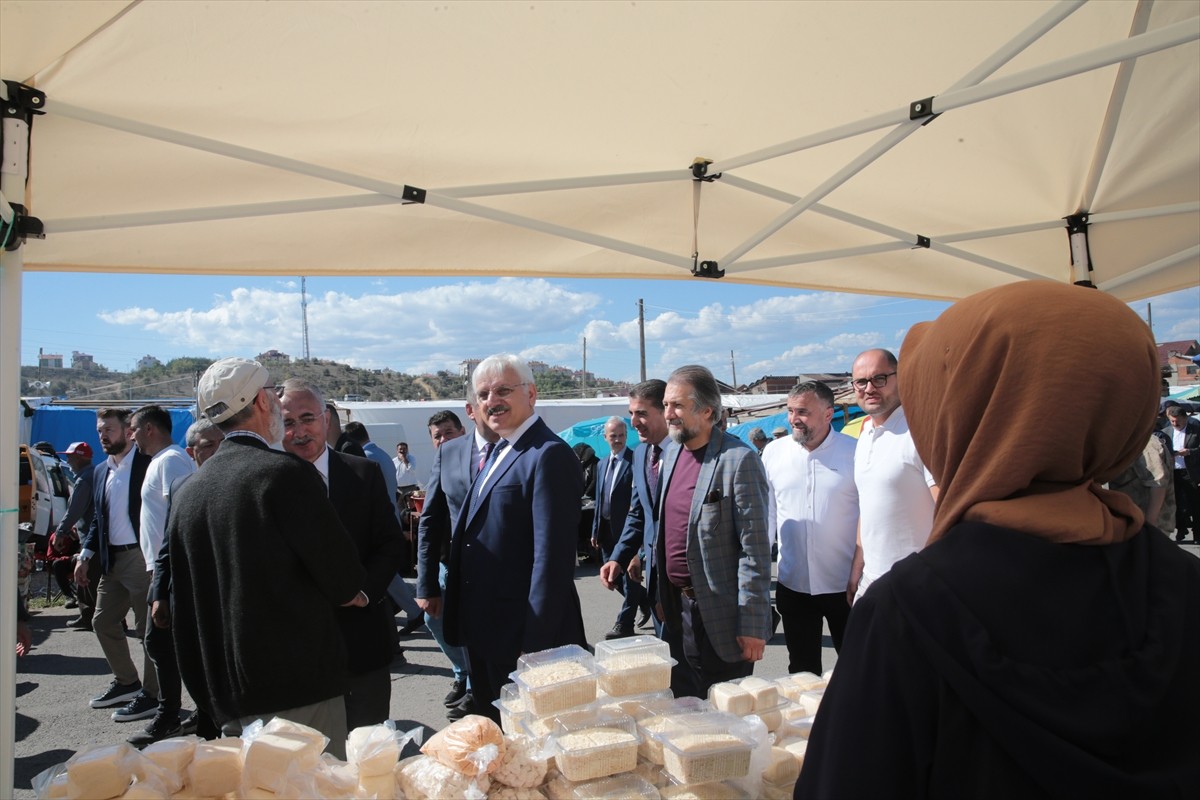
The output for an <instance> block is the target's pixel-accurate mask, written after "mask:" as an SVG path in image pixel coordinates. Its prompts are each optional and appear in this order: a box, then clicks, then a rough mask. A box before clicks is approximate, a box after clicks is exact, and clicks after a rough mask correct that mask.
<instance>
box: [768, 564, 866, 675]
mask: <svg viewBox="0 0 1200 800" xmlns="http://www.w3.org/2000/svg"><path fill="white" fill-rule="evenodd" d="M775 607H776V608H777V609H778V610H779V616H780V617H782V618H783V638H784V641H785V642H786V643H787V650H788V672H790V673H796V672H812V673H815V674H817V675H820V674H821V672H822V669H821V634H822V628H823V625H822V622H823V621H828V622H829V636H830V638H832V639H833V648H834V650H836V651H838V652H839V653H840V652H841V651H842V636H843V635H844V634H845V633H846V620H847V619H849V618H850V604H849V603H848V602H846V593H845V592H833V593H832V594H804V593H803V592H794V591H792V590H791V589H789V588H787V587H786V586H784V585H783V584H782V583H777V584H776V585H775Z"/></svg>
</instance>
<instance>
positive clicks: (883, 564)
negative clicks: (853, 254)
mask: <svg viewBox="0 0 1200 800" xmlns="http://www.w3.org/2000/svg"><path fill="white" fill-rule="evenodd" d="M897 364H898V362H897V361H896V356H894V355H893V354H892V353H890V352H889V351H887V350H867V351H865V352H863V353H861V354H859V356H858V358H856V359H854V367H853V368H852V371H851V383H852V384H853V386H854V395H855V397H856V398H857V399H858V405H859V407H860V408H862V410H863V411H865V412H867V414H868V415H870V417H871V418H870V419H869V420H867V421H866V422H865V423H864V424H863V427H862V433H860V434H859V437H858V445H857V447H856V449H855V452H854V482H855V484H857V485H858V496H859V531H858V545H857V547H856V548H855V550H854V565H853V566H852V567H851V570H850V581H849V583H848V584H847V585H846V596H847V597H848V598H850V599H851V602H853V600H854V599H855V598H857V597H861V596H862V593H863V592H865V591H866V590H867V587H868V586H870V584H871V582H872V581H874V580H876V579H877V578H879V577H880V576H881V575H884V574H885V573H886V572H887V571H888V570H889V569H891V568H892V564H895V563H896V562H897V561H899V560H900V559H902V558H904V557H905V556H907V555H909V554H910V553H915V552H917V551H918V550H920V549H921V548H923V547H924V546H925V542H926V541H927V540H928V539H929V532H930V531H931V530H932V529H933V507H934V503H935V502H936V501H937V485H936V484H935V483H934V480H933V476H932V475H930V474H929V470H927V469H925V464H924V463H923V462H922V461H921V457H920V456H919V455H917V448H916V446H915V445H914V444H913V441H912V436H911V435H910V434H909V432H908V420H907V419H906V418H905V416H904V409H903V408H901V407H900V384H899V381H898V379H897V377H896V366H897Z"/></svg>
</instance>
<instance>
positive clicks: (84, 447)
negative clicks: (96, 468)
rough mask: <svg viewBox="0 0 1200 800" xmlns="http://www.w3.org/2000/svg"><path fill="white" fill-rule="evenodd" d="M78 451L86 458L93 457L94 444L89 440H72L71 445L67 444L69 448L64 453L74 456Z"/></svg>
mask: <svg viewBox="0 0 1200 800" xmlns="http://www.w3.org/2000/svg"><path fill="white" fill-rule="evenodd" d="M76 453H78V454H79V455H81V456H83V457H84V458H91V457H92V446H91V445H90V444H88V443H87V442H71V443H70V444H69V445H67V449H66V450H63V455H65V456H73V455H75V454H76Z"/></svg>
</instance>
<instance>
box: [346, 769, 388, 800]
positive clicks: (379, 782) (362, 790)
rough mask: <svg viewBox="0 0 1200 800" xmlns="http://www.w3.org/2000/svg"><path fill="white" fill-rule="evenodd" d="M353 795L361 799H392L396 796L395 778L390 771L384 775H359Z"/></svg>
mask: <svg viewBox="0 0 1200 800" xmlns="http://www.w3.org/2000/svg"><path fill="white" fill-rule="evenodd" d="M354 796H355V797H358V798H362V800H393V798H395V796H396V778H395V776H394V775H392V773H391V772H388V773H387V774H386V775H359V776H358V791H357V792H356V793H355V795H354Z"/></svg>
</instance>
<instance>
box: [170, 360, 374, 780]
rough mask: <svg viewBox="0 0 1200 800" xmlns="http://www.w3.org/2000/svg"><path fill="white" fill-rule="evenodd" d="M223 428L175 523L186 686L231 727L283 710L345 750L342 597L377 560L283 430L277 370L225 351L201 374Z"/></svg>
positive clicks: (354, 597) (201, 402) (350, 602)
mask: <svg viewBox="0 0 1200 800" xmlns="http://www.w3.org/2000/svg"><path fill="white" fill-rule="evenodd" d="M197 405H198V406H199V411H200V413H201V414H202V415H203V416H204V417H206V418H207V419H208V420H210V421H211V422H213V423H214V424H215V425H216V426H217V427H218V428H220V429H221V430H222V431H223V432H224V433H225V441H224V442H223V443H222V445H221V449H220V450H218V451H217V453H216V454H215V455H213V456H212V458H211V459H210V461H211V464H210V465H209V466H208V468H207V469H204V470H202V471H199V472H197V473H196V474H195V475H193V476H192V477H191V478H190V479H189V480H188V481H187V483H185V484H184V485H183V487H182V488H181V489H180V490H179V492H178V494H177V495H176V497H175V499H174V501H173V504H172V509H171V517H170V521H169V523H168V526H167V536H168V537H169V539H170V548H171V562H172V564H171V567H172V580H173V592H174V594H173V597H172V602H173V611H174V619H173V623H174V631H175V647H176V651H177V653H178V655H179V668H180V672H181V673H182V675H183V680H184V684H185V685H186V686H187V688H188V692H189V693H190V694H191V696H192V698H193V699H194V700H195V701H196V704H197V705H198V706H199V707H201V708H203V709H204V710H205V711H206V712H207V713H208V714H209V715H210V716H211V717H212V719H213V720H214V721H215V722H216V724H217V725H218V726H220V727H221V728H222V729H223V731H224V732H225V733H227V734H232V735H238V734H240V733H241V729H242V726H244V725H246V724H248V723H249V722H252V721H253V720H255V719H262V720H264V721H267V720H269V719H271V718H272V717H277V716H278V717H284V718H286V719H290V720H292V721H294V722H299V723H301V724H304V725H309V726H311V727H313V728H316V729H317V730H319V731H321V732H322V733H324V734H325V735H326V736H328V737H329V739H330V743H329V751H330V752H331V753H333V754H334V755H336V756H338V757H340V758H344V757H345V753H344V746H345V740H346V732H347V731H346V707H345V703H344V701H343V695H344V694H345V693H346V680H347V673H346V650H345V646H344V644H343V643H342V637H341V633H340V631H339V628H338V625H337V621H336V619H335V614H334V612H335V610H336V609H337V608H338V607H339V606H358V607H362V606H365V605H366V604H367V603H368V602H369V598H367V596H366V595H365V594H364V593H363V592H362V591H361V589H362V587H363V586H364V585H365V583H366V574H365V572H364V571H363V568H362V565H361V564H360V563H359V561H358V558H357V555H356V552H355V548H354V544H353V542H352V541H351V539H350V537H349V535H348V534H347V533H346V530H345V528H344V527H343V526H342V523H341V521H340V520H339V517H338V515H337V512H336V511H335V510H334V508H333V506H332V505H331V504H330V503H329V499H328V490H327V489H326V486H325V483H324V481H323V480H322V478H321V474H320V473H319V472H317V470H316V469H314V468H313V466H312V465H311V464H309V463H307V462H306V461H304V460H302V459H299V458H296V457H295V456H293V455H290V454H288V453H283V452H280V451H278V450H274V449H272V448H271V444H272V443H276V442H279V441H280V440H281V439H282V438H283V416H282V413H281V410H280V405H279V398H278V397H277V396H276V394H275V389H274V387H273V386H272V385H271V384H270V382H269V377H268V373H267V370H266V369H265V368H264V367H263V366H262V365H261V364H259V363H258V362H256V361H250V360H247V359H242V358H225V359H222V360H220V361H217V362H216V363H214V364H213V365H212V366H210V367H209V368H208V370H207V371H206V372H205V373H204V375H203V377H201V379H200V384H199V386H198V387H197Z"/></svg>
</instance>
